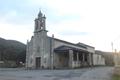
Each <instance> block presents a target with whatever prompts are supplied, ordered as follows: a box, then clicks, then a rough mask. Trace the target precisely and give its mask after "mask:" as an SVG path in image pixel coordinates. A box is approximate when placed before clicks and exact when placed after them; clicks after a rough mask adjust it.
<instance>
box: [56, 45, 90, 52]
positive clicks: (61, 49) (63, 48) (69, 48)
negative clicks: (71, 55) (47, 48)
mask: <svg viewBox="0 0 120 80" xmlns="http://www.w3.org/2000/svg"><path fill="white" fill-rule="evenodd" d="M69 50H74V51H80V52H86V53H88V51H86V50H82V49H78V48H75V47H70V46H66V45H62V46H60V47H58V48H55V49H54V51H55V52H67V51H69Z"/></svg>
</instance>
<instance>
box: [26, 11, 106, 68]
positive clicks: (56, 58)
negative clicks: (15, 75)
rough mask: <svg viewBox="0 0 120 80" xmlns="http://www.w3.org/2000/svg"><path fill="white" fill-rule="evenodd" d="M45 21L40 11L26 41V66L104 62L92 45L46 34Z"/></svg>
mask: <svg viewBox="0 0 120 80" xmlns="http://www.w3.org/2000/svg"><path fill="white" fill-rule="evenodd" d="M45 22H46V17H45V15H43V14H42V13H41V11H40V12H39V14H38V17H37V18H36V19H35V28H34V35H33V36H32V37H31V40H30V41H28V42H27V49H26V68H33V69H35V68H37V69H39V68H51V69H54V68H80V67H85V66H94V65H104V64H105V60H104V58H103V57H102V56H101V55H98V54H95V48H94V47H92V46H89V45H86V44H83V43H77V44H73V43H71V42H68V41H64V40H60V39H56V38H54V36H52V37H49V36H47V32H48V31H47V30H46V23H45Z"/></svg>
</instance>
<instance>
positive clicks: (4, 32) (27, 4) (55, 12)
mask: <svg viewBox="0 0 120 80" xmlns="http://www.w3.org/2000/svg"><path fill="white" fill-rule="evenodd" d="M40 9H41V11H42V12H43V14H45V15H46V17H47V19H46V21H47V24H46V25H47V26H46V28H47V30H48V31H49V32H48V35H49V36H51V35H52V34H54V35H55V38H59V39H62V40H66V41H69V42H72V43H78V42H82V43H86V44H88V45H91V46H94V47H95V48H96V49H97V50H103V51H111V50H112V47H111V42H113V46H114V49H115V48H116V49H117V50H120V0H0V37H2V38H5V39H13V40H18V41H21V42H23V43H25V44H26V41H27V39H29V40H30V38H31V36H32V35H33V30H34V19H35V18H36V17H37V15H38V12H39V10H40Z"/></svg>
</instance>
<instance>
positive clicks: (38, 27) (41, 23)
mask: <svg viewBox="0 0 120 80" xmlns="http://www.w3.org/2000/svg"><path fill="white" fill-rule="evenodd" d="M45 24H46V17H45V15H43V14H42V12H41V11H39V13H38V16H37V18H36V19H35V28H34V40H33V54H34V55H35V67H37V68H40V67H46V65H47V61H46V55H47V53H48V52H47V51H48V50H47V30H46V25H45ZM45 62H46V63H45Z"/></svg>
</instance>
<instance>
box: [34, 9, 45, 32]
mask: <svg viewBox="0 0 120 80" xmlns="http://www.w3.org/2000/svg"><path fill="white" fill-rule="evenodd" d="M45 24H46V17H45V15H43V14H42V13H41V11H39V13H38V17H37V18H36V19H35V29H34V32H35V33H37V32H40V31H42V30H46V25H45Z"/></svg>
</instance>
